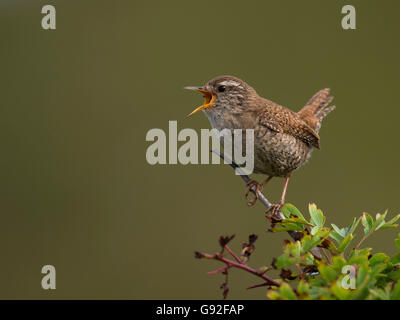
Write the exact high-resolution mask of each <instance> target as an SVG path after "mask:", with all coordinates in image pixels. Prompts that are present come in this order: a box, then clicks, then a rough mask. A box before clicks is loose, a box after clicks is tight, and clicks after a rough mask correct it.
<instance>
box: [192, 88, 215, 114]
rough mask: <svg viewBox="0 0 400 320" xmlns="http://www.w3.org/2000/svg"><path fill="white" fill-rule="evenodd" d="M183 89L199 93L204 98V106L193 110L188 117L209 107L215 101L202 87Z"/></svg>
mask: <svg viewBox="0 0 400 320" xmlns="http://www.w3.org/2000/svg"><path fill="white" fill-rule="evenodd" d="M185 89H188V90H194V91H197V92H200V93H201V94H202V95H203V96H204V104H203V105H202V106H200V107H198V108H196V109H195V110H193V111H192V112H191V113H190V114H188V117H189V116H191V115H192V114H195V113H196V112H198V111H200V110H204V109H207V108H209V107H211V104H212V103H213V102H214V99H215V98H214V95H213V94H212V93H211V92H210V91H208V90H206V89H204V87H185Z"/></svg>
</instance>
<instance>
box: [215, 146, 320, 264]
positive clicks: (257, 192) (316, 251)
mask: <svg viewBox="0 0 400 320" xmlns="http://www.w3.org/2000/svg"><path fill="white" fill-rule="evenodd" d="M212 152H214V153H215V154H217V155H218V156H219V157H220V158H221V159H222V160H223V161H224V162H225V163H228V164H229V165H230V166H231V167H232V168H233V169H234V170H235V171H236V172H237V173H239V175H240V177H241V178H242V179H243V181H244V182H246V184H247V183H248V182H249V181H251V179H250V177H249V176H248V175H247V174H246V173H245V172H244V171H243V170H242V168H240V167H239V166H238V165H237V164H236V163H235V162H234V161H233V160H231V159H229V158H228V157H227V156H226V155H224V154H223V153H221V152H220V151H219V150H215V149H213V150H212ZM250 191H251V192H253V194H254V195H255V196H256V197H258V200H259V201H260V202H261V203H262V204H263V205H264V206H265V207H266V208H267V209H269V208H270V207H271V206H272V204H271V202H269V200H268V199H267V198H266V197H265V196H264V195H263V194H262V192H261V191H260V190H258V189H257V188H256V186H253V187H251V188H250ZM278 217H279V218H280V219H282V220H283V219H285V218H286V217H285V215H284V214H283V213H282V211H279V212H278ZM288 234H289V235H290V236H291V237H292V238H293V239H294V240H298V239H299V238H300V239H301V237H302V233H301V232H296V231H288ZM310 253H311V254H312V255H313V256H314V257H315V258H316V259H318V260H321V259H322V254H321V250H320V249H319V248H317V247H314V248H312V249H310Z"/></svg>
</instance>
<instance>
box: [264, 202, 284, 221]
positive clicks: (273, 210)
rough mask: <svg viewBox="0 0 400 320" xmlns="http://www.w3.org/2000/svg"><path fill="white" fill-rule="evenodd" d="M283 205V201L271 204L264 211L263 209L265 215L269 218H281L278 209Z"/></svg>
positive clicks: (276, 219)
mask: <svg viewBox="0 0 400 320" xmlns="http://www.w3.org/2000/svg"><path fill="white" fill-rule="evenodd" d="M282 207H283V203H278V204H272V205H271V206H270V207H269V208H268V209H267V210H266V211H265V216H266V217H267V218H269V219H270V220H275V221H278V220H282V218H281V217H280V216H279V211H280V210H281V208H282Z"/></svg>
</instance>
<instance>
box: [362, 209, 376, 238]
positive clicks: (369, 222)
mask: <svg viewBox="0 0 400 320" xmlns="http://www.w3.org/2000/svg"><path fill="white" fill-rule="evenodd" d="M361 223H362V225H363V226H364V234H365V235H367V234H368V233H370V232H371V231H372V226H373V224H374V220H373V219H372V217H371V216H370V215H369V214H368V213H366V212H364V213H363V216H362V218H361Z"/></svg>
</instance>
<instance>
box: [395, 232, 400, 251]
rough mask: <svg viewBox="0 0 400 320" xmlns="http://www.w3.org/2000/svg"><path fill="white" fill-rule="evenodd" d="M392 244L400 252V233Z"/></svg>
mask: <svg viewBox="0 0 400 320" xmlns="http://www.w3.org/2000/svg"><path fill="white" fill-rule="evenodd" d="M394 242H395V244H396V247H397V250H399V251H400V233H399V235H398V238H397V239H396V240H394Z"/></svg>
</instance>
